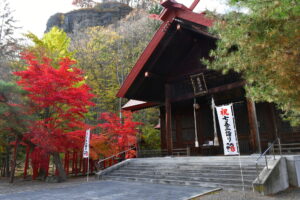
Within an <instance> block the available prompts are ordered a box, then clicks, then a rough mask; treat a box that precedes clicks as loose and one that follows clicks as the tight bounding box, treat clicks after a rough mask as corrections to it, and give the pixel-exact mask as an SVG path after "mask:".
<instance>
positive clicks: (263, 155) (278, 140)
mask: <svg viewBox="0 0 300 200" xmlns="http://www.w3.org/2000/svg"><path fill="white" fill-rule="evenodd" d="M277 142H278V146H279V153H280V156H281V154H282V152H281V142H280V138H276V139H275V140H274V142H272V144H271V145H270V146H269V147H268V148H267V149H266V150H265V151H264V152H263V153H262V154H260V156H259V157H258V158H257V159H256V175H257V180H258V181H259V172H258V161H259V160H260V159H261V158H263V157H264V158H265V163H266V167H267V170H269V167H268V159H267V153H268V152H269V151H270V149H272V152H273V156H274V160H275V159H276V158H275V148H274V146H275V144H276V143H277Z"/></svg>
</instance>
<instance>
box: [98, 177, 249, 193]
mask: <svg viewBox="0 0 300 200" xmlns="http://www.w3.org/2000/svg"><path fill="white" fill-rule="evenodd" d="M103 179H104V180H117V181H136V182H147V183H158V184H170V185H186V186H188V185H189V186H196V187H197V186H198V187H213V188H216V187H221V188H226V189H232V190H240V189H242V188H243V186H242V184H241V183H218V182H199V181H183V180H170V179H148V178H135V177H124V176H122V177H118V176H104V177H103ZM245 189H246V190H252V185H246V184H245Z"/></svg>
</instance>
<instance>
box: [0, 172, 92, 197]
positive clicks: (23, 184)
mask: <svg viewBox="0 0 300 200" xmlns="http://www.w3.org/2000/svg"><path fill="white" fill-rule="evenodd" d="M85 181H86V176H82V177H70V178H68V180H67V181H66V182H63V183H46V182H45V181H39V180H35V181H32V180H31V179H29V180H24V179H22V178H16V179H15V181H14V183H13V184H10V183H8V179H6V178H0V194H7V193H16V192H26V191H36V190H41V189H45V188H47V189H49V188H62V187H67V186H72V185H78V184H81V183H83V182H85ZM93 181H96V179H95V177H94V176H90V178H89V182H93Z"/></svg>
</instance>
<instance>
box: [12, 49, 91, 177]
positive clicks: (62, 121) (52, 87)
mask: <svg viewBox="0 0 300 200" xmlns="http://www.w3.org/2000/svg"><path fill="white" fill-rule="evenodd" d="M22 59H24V60H25V61H26V63H27V66H26V70H24V71H18V72H15V75H16V76H19V77H20V80H19V81H18V84H19V85H20V86H21V87H22V88H23V89H24V90H26V91H27V92H28V94H27V96H28V98H29V99H30V101H31V113H34V114H35V115H36V120H34V121H32V122H31V125H30V128H29V130H30V131H29V132H28V133H27V134H25V139H26V140H29V141H31V142H32V143H33V144H35V145H36V147H37V148H36V149H37V150H38V151H39V152H46V153H49V154H51V155H52V156H53V158H54V163H55V165H56V168H57V169H58V171H59V176H60V178H61V180H64V179H66V174H65V171H64V169H63V166H62V163H61V161H60V157H59V153H60V152H65V151H67V150H68V149H71V148H82V145H83V138H84V130H85V129H87V128H88V125H86V124H85V123H84V121H83V119H84V114H85V113H87V112H88V107H89V106H93V105H94V104H93V103H92V102H91V99H92V98H93V96H94V95H93V94H91V93H90V88H89V87H88V86H87V85H86V84H85V83H84V76H83V72H82V71H81V70H80V69H78V68H75V67H71V66H72V65H73V64H75V61H73V60H70V59H69V58H63V59H61V62H60V63H59V67H58V68H57V69H56V68H54V67H53V66H51V65H50V59H49V58H44V59H43V61H42V62H39V61H38V60H37V59H36V57H35V56H33V55H32V54H31V53H23V56H22ZM33 153H34V152H33Z"/></svg>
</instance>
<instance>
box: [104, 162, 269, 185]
mask: <svg viewBox="0 0 300 200" xmlns="http://www.w3.org/2000/svg"><path fill="white" fill-rule="evenodd" d="M241 161H242V170H243V179H244V184H245V186H246V189H249V190H250V189H252V183H253V181H254V180H255V178H256V176H257V169H256V157H252V156H250V157H249V156H248V157H243V158H242V157H241ZM124 163H125V162H124ZM263 164H264V163H259V165H258V170H259V171H261V170H262V169H263V168H264V166H263ZM100 177H101V178H102V179H109V180H120V181H140V182H148V183H161V184H173V185H192V186H203V187H221V188H226V189H235V190H236V189H238V190H240V189H242V187H243V186H242V183H241V182H242V180H241V179H242V177H241V171H240V163H239V160H237V157H218V158H216V157H183V158H178V157H176V158H174V157H167V158H143V159H139V158H138V159H132V160H129V161H128V162H126V163H125V164H123V165H122V164H121V165H120V166H118V167H115V168H113V169H112V170H107V172H104V173H102V174H100Z"/></svg>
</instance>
